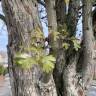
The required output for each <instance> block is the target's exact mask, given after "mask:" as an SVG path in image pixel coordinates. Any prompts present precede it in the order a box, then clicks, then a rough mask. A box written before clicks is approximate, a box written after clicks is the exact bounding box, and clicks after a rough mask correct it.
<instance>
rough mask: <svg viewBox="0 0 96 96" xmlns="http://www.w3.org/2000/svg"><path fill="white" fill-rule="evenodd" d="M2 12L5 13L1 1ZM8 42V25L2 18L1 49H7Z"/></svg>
mask: <svg viewBox="0 0 96 96" xmlns="http://www.w3.org/2000/svg"><path fill="white" fill-rule="evenodd" d="M0 14H3V12H2V7H1V3H0ZM7 43H8V34H7V29H6V25H5V24H4V22H3V21H2V20H0V51H7V48H6V45H7Z"/></svg>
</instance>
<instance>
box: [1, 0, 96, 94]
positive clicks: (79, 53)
mask: <svg viewBox="0 0 96 96" xmlns="http://www.w3.org/2000/svg"><path fill="white" fill-rule="evenodd" d="M1 2H2V8H3V11H4V14H5V16H3V15H0V18H1V19H2V20H4V21H5V24H6V26H7V30H8V46H7V48H8V66H9V75H10V79H11V81H10V82H11V87H12V95H13V96H85V95H86V91H87V90H88V88H89V86H90V83H91V81H92V78H93V76H92V74H93V72H92V67H93V53H94V49H93V47H94V45H93V43H94V36H93V29H92V26H93V25H92V5H94V4H95V1H94V0H93V1H91V0H2V1H1ZM38 4H41V5H42V6H44V7H45V9H46V13H47V20H48V31H49V36H48V38H47V41H48V44H49V48H50V53H49V54H46V46H45V44H44V43H45V41H46V38H45V37H44V35H43V30H42V25H41V21H40V17H39V11H38ZM80 18H83V21H82V24H83V32H82V33H83V37H82V41H81V42H80V41H78V39H77V38H76V32H77V24H78V20H79V19H80Z"/></svg>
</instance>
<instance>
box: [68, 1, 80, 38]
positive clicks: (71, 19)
mask: <svg viewBox="0 0 96 96" xmlns="http://www.w3.org/2000/svg"><path fill="white" fill-rule="evenodd" d="M79 7H80V1H79V0H70V2H69V9H68V15H67V25H68V29H69V33H70V36H75V35H76V27H77V23H78V12H79V11H78V10H79Z"/></svg>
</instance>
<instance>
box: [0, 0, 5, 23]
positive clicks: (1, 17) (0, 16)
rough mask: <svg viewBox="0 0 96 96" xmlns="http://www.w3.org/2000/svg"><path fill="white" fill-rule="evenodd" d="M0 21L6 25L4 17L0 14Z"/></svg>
mask: <svg viewBox="0 0 96 96" xmlns="http://www.w3.org/2000/svg"><path fill="white" fill-rule="evenodd" d="M0 1H1V0H0ZM0 19H1V20H2V21H4V23H5V24H6V19H5V16H4V15H2V14H0Z"/></svg>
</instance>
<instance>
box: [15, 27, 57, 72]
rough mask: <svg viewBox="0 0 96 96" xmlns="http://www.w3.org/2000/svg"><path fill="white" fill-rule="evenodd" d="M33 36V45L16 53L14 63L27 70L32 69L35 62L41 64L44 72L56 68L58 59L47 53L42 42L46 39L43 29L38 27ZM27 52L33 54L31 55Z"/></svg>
mask: <svg viewBox="0 0 96 96" xmlns="http://www.w3.org/2000/svg"><path fill="white" fill-rule="evenodd" d="M31 37H32V43H31V46H30V47H28V48H24V50H26V52H19V53H16V54H15V56H14V63H15V64H17V66H19V67H21V68H22V69H25V70H26V69H30V68H31V67H32V65H34V64H39V65H40V66H41V68H42V70H43V71H44V72H46V73H49V72H51V71H52V70H53V68H54V63H55V61H56V59H55V57H53V56H52V55H46V54H45V51H44V50H45V49H44V44H42V40H43V39H44V36H43V33H42V31H41V30H40V29H39V28H36V29H35V32H34V34H32V36H31ZM27 52H30V53H31V54H30V55H29V54H28V53H27Z"/></svg>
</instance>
